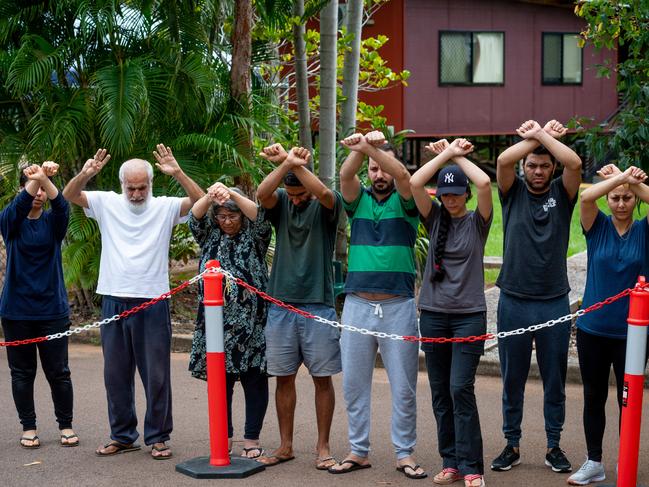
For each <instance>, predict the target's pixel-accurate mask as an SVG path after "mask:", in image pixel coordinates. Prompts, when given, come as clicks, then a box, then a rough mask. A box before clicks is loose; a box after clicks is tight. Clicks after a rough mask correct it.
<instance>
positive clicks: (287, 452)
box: [257, 447, 295, 467]
mask: <svg viewBox="0 0 649 487" xmlns="http://www.w3.org/2000/svg"><path fill="white" fill-rule="evenodd" d="M294 458H295V455H293V448H282V447H279V448H278V449H277V450H275V451H274V452H273V453H271V454H270V455H264V456H262V457H259V458H257V461H258V462H259V463H263V464H264V465H266V466H267V467H271V466H273V465H277V464H279V463H284V462H288V461H289V460H293V459H294Z"/></svg>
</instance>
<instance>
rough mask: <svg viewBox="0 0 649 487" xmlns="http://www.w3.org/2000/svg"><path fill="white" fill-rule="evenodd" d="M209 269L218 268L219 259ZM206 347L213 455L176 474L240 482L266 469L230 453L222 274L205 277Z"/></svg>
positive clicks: (189, 463)
mask: <svg viewBox="0 0 649 487" xmlns="http://www.w3.org/2000/svg"><path fill="white" fill-rule="evenodd" d="M205 267H206V268H207V269H219V268H220V267H221V266H220V265H219V262H218V261H216V260H210V261H208V262H207V264H206V266H205ZM203 283H204V294H203V305H204V309H205V345H206V360H207V405H208V419H209V425H210V456H209V457H196V458H192V459H190V460H187V461H184V462H182V463H179V464H178V465H176V471H177V472H180V473H182V474H185V475H189V476H190V477H193V478H195V479H218V478H224V479H241V478H245V477H249V476H250V475H253V474H255V473H258V472H261V471H263V470H265V468H266V467H265V466H264V465H263V464H262V463H259V462H257V461H255V460H253V459H249V458H242V457H239V456H234V457H232V458H230V454H229V452H228V409H227V398H226V395H225V347H224V340H223V274H221V273H220V272H207V273H205V274H204V275H203Z"/></svg>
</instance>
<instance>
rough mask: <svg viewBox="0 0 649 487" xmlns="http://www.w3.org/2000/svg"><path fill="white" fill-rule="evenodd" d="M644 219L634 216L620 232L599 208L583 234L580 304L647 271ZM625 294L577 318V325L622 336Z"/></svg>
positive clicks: (626, 284)
mask: <svg viewBox="0 0 649 487" xmlns="http://www.w3.org/2000/svg"><path fill="white" fill-rule="evenodd" d="M648 233H649V224H647V219H646V218H643V219H642V220H636V221H634V222H633V225H631V228H629V229H628V230H627V232H626V233H625V234H624V235H622V236H620V235H619V234H618V233H617V230H616V229H615V226H614V225H613V221H612V219H611V217H610V216H606V215H604V213H602V212H601V211H600V212H599V213H598V214H597V217H596V218H595V222H594V223H593V226H592V227H591V228H590V230H588V231H587V232H584V234H585V235H586V249H587V252H588V269H587V275H586V291H585V292H584V301H583V305H582V308H587V307H588V306H590V305H591V304H594V303H597V302H599V301H603V300H604V299H606V298H608V297H609V296H614V295H616V294H618V293H620V292H621V291H624V290H625V289H627V288H630V287H633V286H634V285H635V283H636V281H637V280H638V276H639V275H647V270H648V266H647V262H648V259H649V257H648V255H647V252H648V251H649V248H647V245H648V243H649V239H648V238H647V235H648ZM628 314H629V297H628V296H626V297H624V298H622V299H619V300H617V301H615V302H613V303H611V304H609V305H607V306H604V307H603V308H600V309H598V310H597V311H592V312H590V313H587V314H585V315H584V316H580V317H579V318H578V319H577V328H579V329H581V330H583V331H585V332H587V333H591V334H593V335H599V336H603V337H608V338H622V339H624V338H626V331H627V317H628Z"/></svg>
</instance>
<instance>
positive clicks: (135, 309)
mask: <svg viewBox="0 0 649 487" xmlns="http://www.w3.org/2000/svg"><path fill="white" fill-rule="evenodd" d="M206 272H207V271H203V272H201V273H200V274H198V275H196V276H194V277H192V278H191V279H190V280H189V281H185V282H183V283H182V284H181V285H179V286H177V287H175V288H173V289H171V290H170V291H168V292H166V293H164V294H161V295H160V296H158V297H157V298H153V299H151V300H149V301H147V302H145V303H142V304H140V305H138V306H135V307H133V308H131V309H127V310H126V311H123V312H122V313H120V314H118V315H113V316H111V317H110V318H104V319H103V320H101V321H95V322H94V323H88V324H87V325H84V326H79V327H77V328H70V329H69V330H67V331H63V332H61V333H54V334H52V335H46V336H43V337H38V338H28V339H26V340H14V341H12V342H0V347H15V346H19V345H30V344H32V343H40V342H46V341H49V340H56V339H57V338H63V337H69V336H72V335H76V334H79V333H83V332H84V331H88V330H90V329H92V328H99V327H100V326H101V325H107V324H108V323H111V322H113V321H119V320H121V319H122V318H126V317H128V316H130V315H132V314H135V313H137V312H139V311H142V310H143V309H146V308H148V307H150V306H153V305H154V304H156V303H158V302H160V301H162V300H164V299H168V298H170V297H171V296H173V295H174V294H176V293H178V292H180V291H182V290H183V289H185V288H186V287H189V286H191V285H192V284H194V283H195V282H198V281H200V280H201V279H202V278H203V274H205V273H206Z"/></svg>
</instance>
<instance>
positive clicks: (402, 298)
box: [329, 131, 426, 478]
mask: <svg viewBox="0 0 649 487" xmlns="http://www.w3.org/2000/svg"><path fill="white" fill-rule="evenodd" d="M342 145H344V146H345V147H347V148H348V149H350V150H351V151H352V152H351V153H350V155H349V156H348V157H347V160H346V161H345V162H344V164H343V165H342V167H341V169H340V186H341V191H342V195H343V202H344V206H345V210H346V211H347V215H348V216H349V219H350V222H351V241H350V249H349V266H348V274H347V281H346V283H345V291H346V293H347V297H346V299H345V306H344V309H343V316H342V322H343V323H344V324H350V325H355V326H362V327H364V328H367V329H369V330H371V331H377V332H386V333H396V334H398V335H417V334H418V332H417V315H416V310H415V300H414V287H415V254H414V245H415V240H416V237H417V226H418V222H419V219H418V212H417V208H416V206H415V202H414V200H413V198H412V194H411V193H410V174H409V173H408V171H407V170H406V168H405V167H404V165H403V164H402V163H401V162H400V161H398V160H397V159H396V158H395V152H394V149H393V148H392V147H391V146H388V145H386V144H385V137H384V136H383V134H382V133H381V132H378V131H373V132H370V133H368V134H367V135H361V134H354V135H352V136H350V137H348V138H346V139H345V140H343V141H342ZM365 156H367V157H368V158H369V163H368V177H369V179H370V182H371V186H370V187H369V188H365V187H363V186H362V185H361V181H360V179H359V177H358V172H359V170H360V169H361V166H362V164H363V161H364V159H365ZM340 345H341V356H342V365H343V394H344V397H345V403H346V405H347V415H348V420H349V442H350V447H351V448H350V453H349V454H348V455H347V457H346V458H345V460H343V461H342V462H341V463H340V464H338V465H335V466H333V467H331V468H330V469H329V472H330V473H337V474H340V473H347V472H351V471H354V470H358V469H361V468H368V467H369V465H370V463H369V458H368V456H369V451H370V439H369V432H370V398H371V385H372V373H373V369H374V363H375V360H376V352H377V350H378V349H380V351H381V360H382V361H383V364H384V365H385V368H386V371H387V374H388V379H389V381H390V388H391V392H392V443H393V445H394V450H395V454H396V457H397V468H398V469H399V470H400V471H402V472H403V473H404V474H405V475H406V476H407V477H410V478H423V477H425V476H426V473H425V472H424V470H423V469H422V468H421V467H419V466H418V465H417V464H416V462H415V461H414V459H413V457H412V453H413V451H414V447H415V443H416V399H415V392H416V384H417V363H418V353H419V350H418V346H417V344H413V343H407V342H403V341H395V340H390V339H387V338H377V337H374V336H372V335H363V334H359V333H353V332H348V331H346V330H344V331H343V333H342V335H341V343H340Z"/></svg>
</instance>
